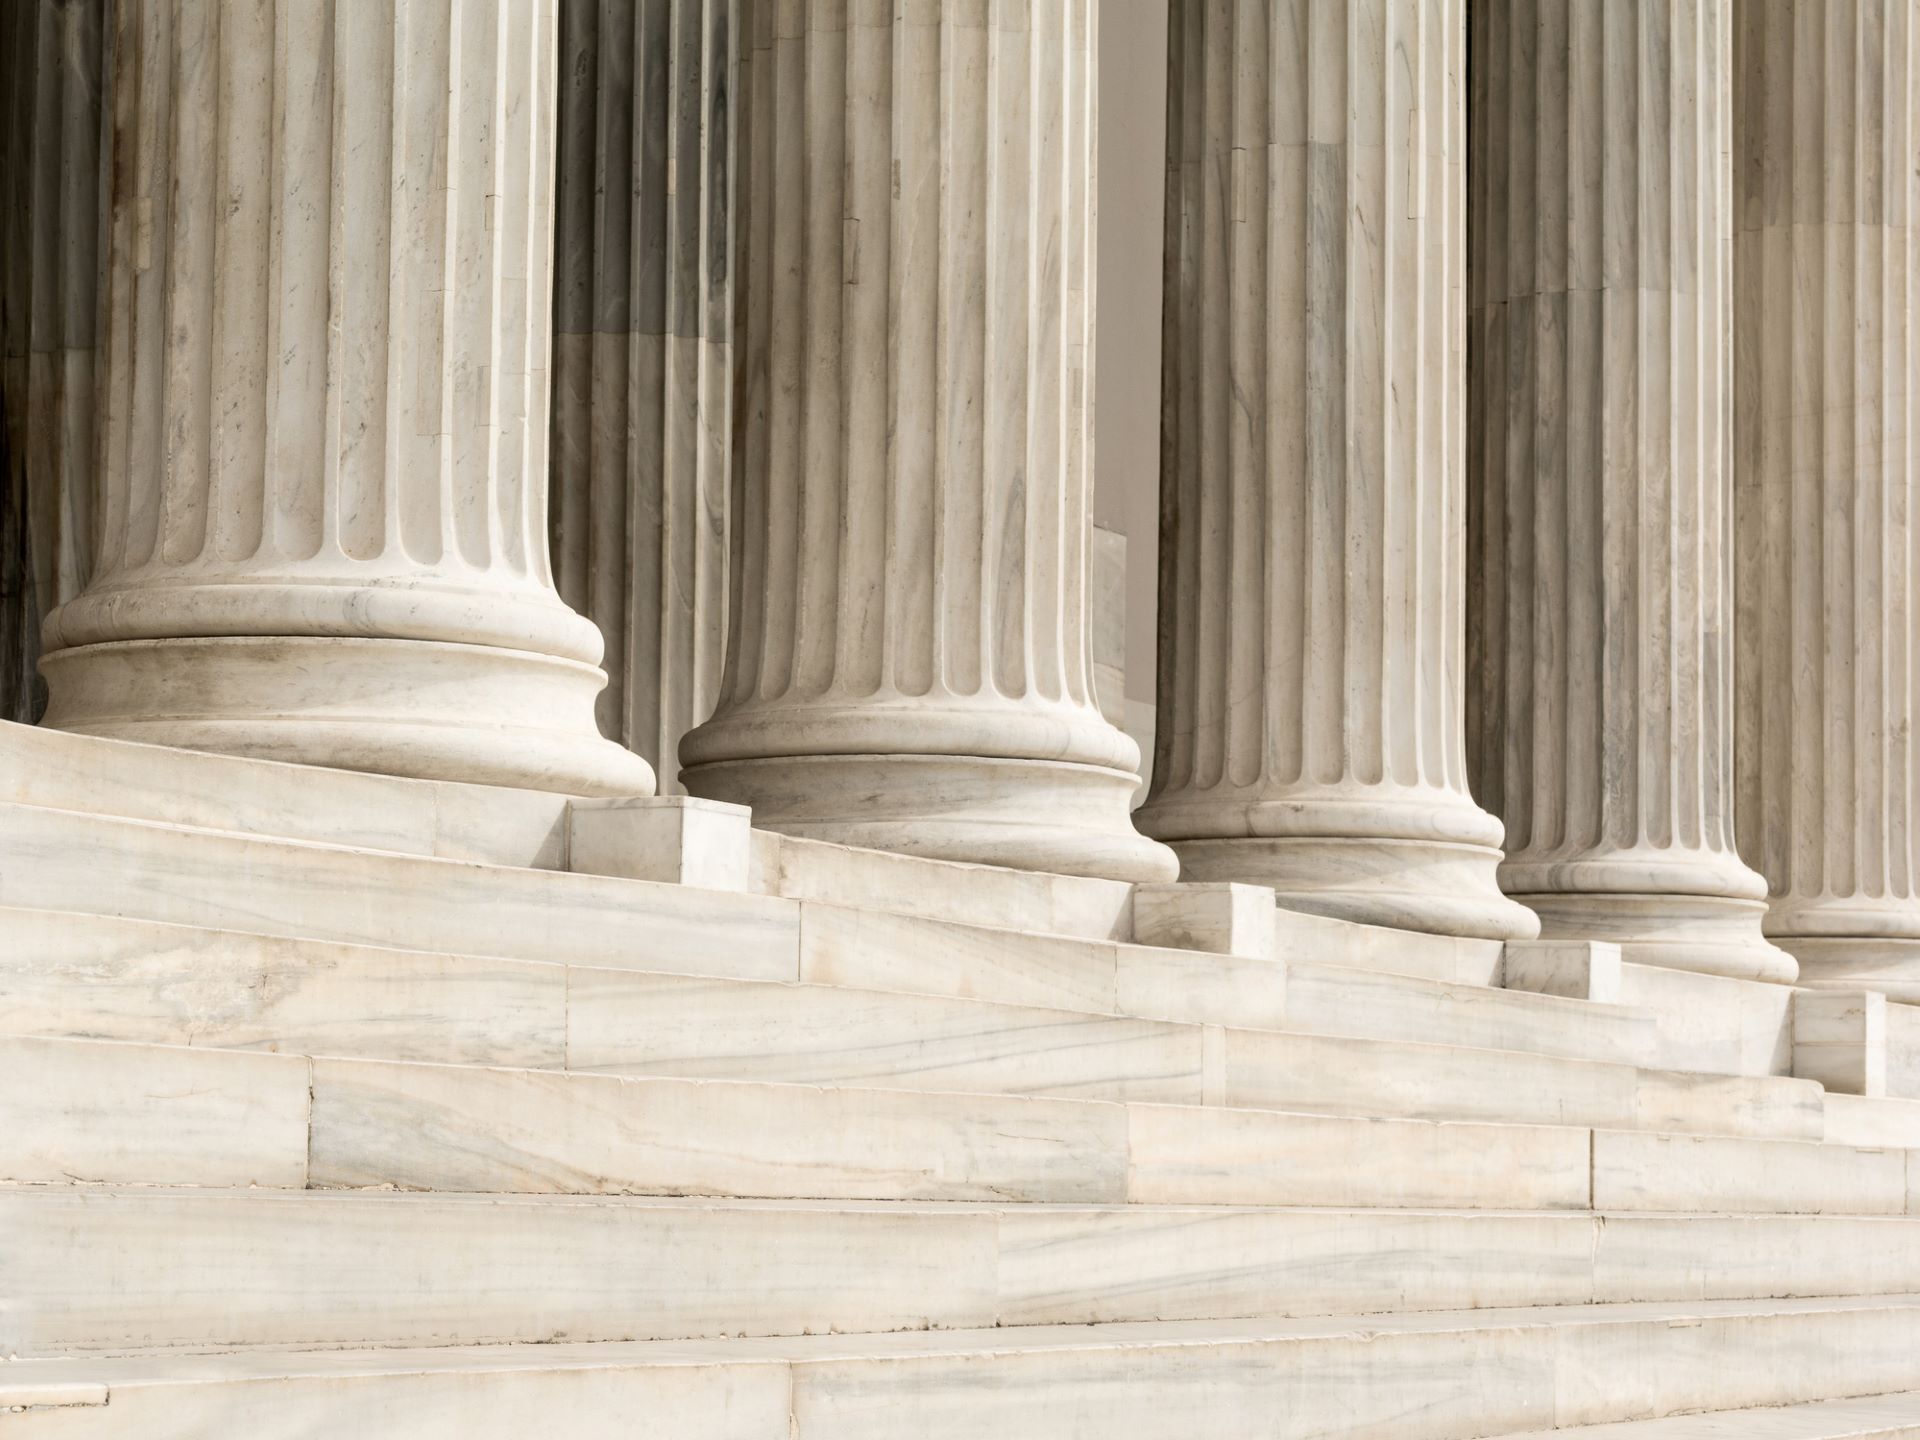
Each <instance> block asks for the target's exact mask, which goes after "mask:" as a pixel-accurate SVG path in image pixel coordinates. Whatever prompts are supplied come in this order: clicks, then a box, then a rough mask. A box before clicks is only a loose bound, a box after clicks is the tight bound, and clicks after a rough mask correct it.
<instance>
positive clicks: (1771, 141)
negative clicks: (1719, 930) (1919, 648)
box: [1734, 0, 1920, 998]
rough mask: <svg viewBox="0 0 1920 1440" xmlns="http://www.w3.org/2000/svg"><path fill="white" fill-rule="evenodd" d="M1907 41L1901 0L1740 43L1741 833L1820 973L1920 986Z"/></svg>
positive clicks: (1821, 7) (1787, 941) (1769, 9)
mask: <svg viewBox="0 0 1920 1440" xmlns="http://www.w3.org/2000/svg"><path fill="white" fill-rule="evenodd" d="M1915 47H1916V37H1915V30H1914V26H1913V22H1912V17H1911V16H1910V14H1909V13H1908V7H1907V6H1905V5H1903V4H1890V3H1887V0H1832V3H1823V4H1812V3H1801V0H1782V3H1779V4H1775V5H1770V6H1765V7H1756V8H1753V9H1752V10H1742V11H1741V12H1740V13H1739V17H1738V31H1737V34H1736V38H1735V84H1736V96H1735V103H1736V106H1737V119H1736V125H1735V131H1736V135H1737V139H1738V145H1739V156H1738V165H1737V170H1736V173H1737V179H1738V190H1737V205H1738V227H1737V231H1736V239H1735V244H1736V282H1737V287H1738V297H1737V309H1736V315H1737V320H1736V339H1737V345H1736V352H1737V355H1738V371H1737V377H1736V379H1737V388H1736V397H1735V403H1734V414H1735V431H1734V433H1735V445H1736V458H1735V464H1736V471H1737V473H1738V475H1739V477H1740V482H1739V483H1740V489H1739V505H1738V507H1737V524H1738V549H1737V558H1738V567H1737V575H1736V590H1737V596H1738V603H1739V618H1740V622H1741V623H1740V630H1739V636H1740V652H1739V660H1740V689H1739V696H1738V699H1739V713H1740V715H1741V725H1740V730H1739V734H1738V743H1737V747H1736V765H1737V777H1738V799H1739V804H1740V809H1739V831H1740V843H1741V847H1742V849H1743V851H1744V852H1745V853H1746V854H1747V856H1748V857H1749V858H1750V859H1751V860H1753V861H1754V863H1755V864H1756V865H1757V866H1758V867H1759V868H1760V869H1761V870H1762V872H1763V873H1764V874H1765V876H1766V878H1767V882H1768V888H1769V890H1770V892H1771V895H1772V906H1771V908H1770V910H1769V912H1768V918H1767V928H1768V932H1769V933H1770V934H1772V935H1773V936H1775V938H1777V939H1778V940H1779V941H1780V942H1781V943H1782V944H1783V945H1784V946H1786V948H1787V949H1789V950H1791V951H1793V952H1794V954H1795V955H1796V956H1798V957H1799V959H1800V961H1801V964H1802V967H1803V971H1804V973H1805V975H1806V978H1807V979H1809V980H1810V981H1813V982H1815V983H1820V982H1844V981H1847V980H1849V979H1851V980H1852V982H1853V983H1855V984H1871V985H1873V986H1874V987H1875V988H1885V989H1887V990H1889V992H1890V993H1894V994H1896V995H1900V996H1902V997H1903V998H1905V997H1911V996H1913V995H1920V856H1916V855H1915V853H1914V849H1913V833H1912V817H1913V815H1914V813H1915V811H1916V807H1920V792H1916V789H1915V786H1916V770H1915V766H1914V763H1913V755H1912V747H1913V744H1914V743H1915V741H1914V736H1913V719H1914V714H1915V695H1914V693H1913V688H1912V687H1913V680H1912V675H1913V662H1912V656H1911V655H1910V653H1909V648H1910V646H1911V643H1912V634H1913V604H1914V596H1913V575H1914V571H1915V567H1916V562H1917V561H1920V552H1916V548H1915V547H1916V537H1915V535H1914V533H1913V529H1912V525H1911V506H1912V499H1913V493H1914V486H1915V483H1916V478H1917V477H1916V472H1915V459H1914V454H1913V425H1914V417H1915V413H1916V409H1915V401H1916V356H1915V353H1914V350H1915V347H1914V335H1913V320H1912V317H1911V315H1910V314H1909V308H1910V305H1911V302H1912V278H1913V274H1914V265H1915V255H1916V250H1915V245H1914V238H1913V224H1914V218H1915V217H1914V209H1913V206H1914V197H1915V187H1916V184H1917V183H1920V181H1917V180H1916V171H1915V166H1916V163H1920V129H1917V128H1916V127H1917V126H1920V116H1917V115H1916V105H1915V98H1916V89H1915V87H1916V84H1917V83H1920V69H1917V67H1916V61H1917V60H1920V55H1917V54H1916V48H1915Z"/></svg>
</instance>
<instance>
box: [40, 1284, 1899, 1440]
mask: <svg viewBox="0 0 1920 1440" xmlns="http://www.w3.org/2000/svg"><path fill="white" fill-rule="evenodd" d="M1017 1343H1018V1339H1017V1337H1016V1336H1013V1335H1009V1337H1008V1345H1009V1347H1010V1348H1009V1352H1008V1353H1001V1354H994V1355H989V1356H965V1357H947V1356H934V1357H921V1356H912V1355H908V1356H901V1357H893V1358H887V1357H880V1358H871V1359H846V1360H826V1361H818V1362H806V1363H781V1362H779V1361H777V1360H773V1359H768V1360H766V1361H760V1362H754V1361H747V1360H743V1361H741V1362H739V1363H735V1364H728V1365H709V1364H700V1363H697V1362H689V1363H686V1364H683V1365H678V1366H673V1367H670V1368H667V1367H658V1366H654V1367H635V1368H618V1367H609V1368H596V1369H581V1370H567V1369H558V1368H556V1369H545V1370H540V1369H522V1370H506V1371H501V1372H496V1373H492V1374H487V1375H474V1374H471V1373H465V1372H463V1373H455V1374H431V1373H429V1374H422V1373H417V1372H416V1373H408V1372H406V1371H404V1370H402V1371H401V1372H400V1373H393V1374H381V1375H369V1376H364V1377H356V1378H353V1379H351V1380H333V1381H329V1380H324V1379H304V1378H303V1379H296V1380H281V1381H263V1382H257V1383H254V1384H189V1385H184V1386H182V1385H141V1384H129V1385H125V1386H120V1387H116V1388H115V1389H114V1391H113V1394H112V1400H111V1404H109V1405H105V1406H97V1407H93V1408H76V1409H69V1410H63V1411H48V1412H44V1413H40V1414H34V1415H27V1416H14V1417H9V1422H10V1423H9V1435H10V1436H11V1435H12V1434H15V1433H17V1434H20V1435H22V1436H25V1437H27V1440H131V1437H135V1436H138V1437H140V1440H200V1437H204V1436H207V1435H246V1436H248V1437H250V1440H294V1437H304V1436H309V1435H312V1434H316V1433H329V1434H331V1433H343V1434H344V1433H356V1432H358V1433H371V1434H380V1435H402V1434H404V1435H406V1436H407V1437H408V1440H456V1437H457V1440H509V1437H511V1440H525V1437H529V1436H535V1437H540V1440H547V1437H557V1436H558V1435H559V1434H560V1433H562V1432H560V1431H559V1430H557V1429H556V1428H555V1421H556V1419H557V1418H558V1417H562V1416H564V1417H565V1430H564V1433H565V1434H566V1435H567V1436H569V1437H573V1440H615V1437H619V1440H632V1437H635V1436H641V1437H644V1440H666V1437H669V1436H686V1435H696V1434H697V1435H699V1436H701V1437H702V1440H897V1437H898V1436H899V1435H900V1433H901V1429H900V1426H901V1422H902V1419H903V1417H906V1416H911V1417H912V1429H913V1433H914V1434H915V1436H916V1437H925V1440H961V1437H966V1440H975V1437H978V1436H981V1435H989V1434H1006V1435H1045V1436H1047V1437H1049V1440H1191V1437H1192V1436H1193V1435H1195V1434H1196V1433H1218V1434H1226V1435H1233V1436H1236V1437H1245V1440H1265V1437H1272V1440H1291V1437H1297V1436H1301V1435H1339V1436H1341V1437H1342V1440H1469V1437H1476V1436H1484V1435H1488V1434H1491V1433H1495V1432H1497V1431H1504V1430H1520V1429H1537V1428H1542V1427H1551V1426H1553V1425H1554V1424H1556V1423H1560V1424H1566V1425H1577V1424H1587V1423H1598V1422H1604V1421H1608V1420H1618V1419H1627V1418H1632V1417H1634V1416H1636V1415H1640V1414H1644V1413H1650V1412H1660V1413H1669V1412H1674V1411H1682V1410H1692V1409H1723V1408H1733V1407H1736V1406H1741V1405H1765V1404H1791V1403H1795V1402H1796V1401H1799V1400H1802V1399H1805V1398H1809V1397H1811V1396H1814V1395H1855V1394H1872V1393H1880V1392H1885V1391H1888V1390H1892V1389H1898V1388H1902V1387H1903V1386H1907V1385H1910V1384H1912V1383H1913V1381H1914V1379H1915V1377H1916V1373H1920V1362H1917V1361H1916V1359H1915V1356H1916V1354H1920V1320H1916V1317H1915V1314H1914V1312H1913V1311H1911V1310H1859V1311H1819V1312H1812V1313H1803V1314H1787V1315H1779V1316H1773V1315H1769V1316H1759V1317H1725V1318H1721V1317H1708V1318H1704V1319H1702V1320H1701V1321H1700V1322H1699V1323H1697V1324H1689V1325H1688V1326H1686V1327H1684V1328H1674V1327H1673V1326H1671V1325H1669V1323H1668V1322H1667V1321H1665V1320H1654V1321H1647V1322H1636V1321H1631V1320H1617V1321H1611V1322H1604V1323H1600V1322H1596V1323H1591V1324H1578V1323H1568V1324H1563V1325H1560V1326H1557V1327H1551V1328H1550V1327H1546V1326H1523V1327H1518V1328H1502V1329H1483V1330H1473V1329H1468V1330H1460V1331H1453V1332H1447V1331H1441V1332H1426V1333H1413V1334H1394V1333H1383V1334H1377V1335H1362V1334H1354V1335H1345V1336H1316V1337H1311V1338H1302V1339H1278V1340H1265V1341H1254V1342H1247V1343H1238V1344H1236V1343H1216V1344H1211V1345H1189V1346H1178V1345H1157V1346H1124V1345H1118V1344H1110V1345H1098V1344H1095V1345H1091V1346H1090V1347H1089V1348H1084V1349H1065V1350H1063V1349H1054V1350H1027V1351H1019V1350H1013V1349H1011V1347H1013V1346H1015V1345H1017ZM527 1363H529V1364H536V1363H538V1362H536V1361H529V1362H527Z"/></svg>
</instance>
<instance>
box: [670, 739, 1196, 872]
mask: <svg viewBox="0 0 1920 1440" xmlns="http://www.w3.org/2000/svg"><path fill="white" fill-rule="evenodd" d="M680 778H681V782H682V783H683V784H684V785H685V786H686V787H687V790H688V792H689V793H691V794H694V795H700V796H704V797H705V798H706V799H709V800H725V801H730V802H732V803H734V804H738V805H750V806H751V807H752V808H753V823H754V824H755V825H756V826H757V827H759V828H760V829H763V830H777V831H779V832H780V833H781V834H783V835H792V836H795V837H797V838H800V839H803V840H826V841H831V842H832V843H834V844H837V845H858V846H861V847H864V848H866V849H869V850H892V851H895V852H898V853H900V854H903V855H919V856H921V857H923V858H925V859H929V860H958V861H963V862H969V863H972V864H977V865H1004V866H1009V867H1011V868H1013V869H1018V870H1040V871H1046V872H1049V873H1052V874H1057V875H1088V876H1093V877H1096V878H1099V879H1104V880H1130V881H1149V880H1171V879H1173V878H1174V876H1175V875H1176V874H1177V873H1178V872H1179V862H1178V861H1177V860H1176V859H1175V858H1174V854H1173V852H1172V851H1171V850H1169V849H1167V847H1166V846H1164V845H1160V844H1157V843H1155V842H1154V841H1152V840H1149V839H1147V838H1146V837H1145V836H1144V835H1141V834H1140V833H1139V832H1137V831H1136V830H1135V829H1134V828H1133V821H1132V818H1131V815H1130V812H1129V805H1130V802H1131V800H1132V796H1133V791H1134V787H1135V786H1136V785H1137V784H1138V783H1139V780H1138V777H1137V776H1135V775H1133V774H1131V773H1129V772H1127V771H1125V770H1116V769H1107V768H1105V767H1102V766H1097V765H1075V764H1070V763H1064V762H1060V761H1051V760H1015V759H1005V758H986V757H976V756H965V755H799V756H778V755H776V756H764V757H759V758H754V759H747V760H716V761H709V762H707V763H705V764H699V765H692V766H688V767H687V768H685V769H683V770H682V771H681V772H680Z"/></svg>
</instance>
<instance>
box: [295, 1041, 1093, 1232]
mask: <svg viewBox="0 0 1920 1440" xmlns="http://www.w3.org/2000/svg"><path fill="white" fill-rule="evenodd" d="M1126 1146H1127V1118H1126V1110H1125V1109H1124V1108H1123V1107H1120V1106H1117V1105H1105V1104H1098V1103H1093V1102H1087V1101H1074V1100H1051V1099H1027V1098H1021V1097H1015V1096H1000V1095H962V1094H939V1095H933V1094H927V1093H924V1092H913V1091H906V1090H858V1089H841V1088H831V1087H819V1086H808V1085H759V1084H751V1083H745V1082H732V1081H709V1080H662V1079H641V1078H628V1077H623V1076H613V1075H590V1074H573V1075H559V1074H552V1073H547V1072H540V1071H528V1070H486V1069H476V1068H460V1067H452V1066H431V1065H389V1064H381V1063H378V1062H373V1061H359V1060H328V1059H321V1060H316V1061H315V1062H314V1081H313V1137H312V1152H311V1177H312V1183H313V1184H314V1185H315V1186H343V1187H356V1186H366V1185H399V1186H402V1187H409V1188H417V1189H429V1190H462V1191H519V1192H545V1193H567V1194H655V1195H678V1194H686V1195H733V1196H772V1197H778V1198H822V1199H869V1198H871V1199H943V1200H1004V1199H1020V1200H1035V1201H1114V1200H1118V1199H1120V1198H1121V1197H1122V1195H1123V1194H1124V1191H1125V1185H1126Z"/></svg>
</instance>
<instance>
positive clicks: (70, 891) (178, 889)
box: [0, 805, 1651, 1061]
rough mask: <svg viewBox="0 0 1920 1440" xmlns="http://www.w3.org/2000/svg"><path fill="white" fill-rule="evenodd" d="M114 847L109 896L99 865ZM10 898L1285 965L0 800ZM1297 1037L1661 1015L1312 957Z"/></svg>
mask: <svg viewBox="0 0 1920 1440" xmlns="http://www.w3.org/2000/svg"><path fill="white" fill-rule="evenodd" d="M102 854H110V855H112V857H113V859H114V862H115V869H116V881H117V883H116V885H115V887H114V889H113V891H112V893H111V894H110V895H106V894H103V893H102V891H101V889H100V886H99V875H98V867H97V865H96V864H95V863H94V857H97V856H99V855H102ZM0 858H4V859H5V860H7V861H9V862H10V863H9V864H7V865H6V866H4V867H0V905H5V906H12V907H17V908H38V909H43V910H51V911H64V912H71V913H78V914H96V915H99V914H106V915H112V916H118V917H123V918H126V919H142V920H149V921H161V922H168V923H174V924H180V925H189V926H198V927H208V928H224V929H230V930H238V931H249V932H256V933H262V934H270V935H274V936H278V937H281V938H287V939H295V940H318V941H330V942H335V943H344V944H358V945H380V946H387V947H398V948H409V949H418V950H426V951H433V952H455V953H466V954H474V955H487V956H494V957H500V958H510V959H532V960H546V961H559V962H571V963H580V964H593V965H601V966H618V967H624V968H635V969H644V970H650V971H656V972H669V973H681V974H701V975H709V976H712V975H724V976H731V977H736V978H758V979H771V980H789V981H790V980H808V981H817V982H821V983H829V984H842V985H847V986H852V987H857V988H866V989H880V990H894V991H902V992H911V993H924V994H941V995H946V996H949V997H950V998H960V999H983V1000H993V1001H998V1002H1000V1003H1004V1004H1014V1005H1025V1006H1032V1007H1041V1008H1049V1009H1065V1010H1085V1011H1091V1012H1096V1013H1105V1014H1113V1013H1124V1014H1132V1015H1138V1016H1145V1017H1148V1018H1153V1019H1161V1020H1174V1021H1183V1022H1189V1023H1206V1024H1238V1025H1243V1026H1255V1027H1258V1026H1268V1027H1275V1028H1278V1027H1283V1026H1285V1025H1286V1013H1287V1006H1288V986H1287V974H1288V966H1287V965H1286V964H1284V963H1276V962H1274V961H1270V960H1253V959H1247V958H1244V957H1231V956H1222V955H1214V954H1203V953H1200V952H1195V951H1186V950H1172V949H1164V948H1156V947H1150V946H1134V945H1126V944H1118V943H1115V942H1112V941H1099V940H1090V939H1085V938H1075V937H1067V936H1057V935H1041V934H1033V933H1027V932H1021V931H1014V930H1004V929H990V928H983V927H979V926H969V925H961V924H955V923H952V922H944V921H935V920H928V919H924V918H919V917H914V916H907V915H899V914H893V913H889V912H885V911H875V910H858V909H851V908H847V907H844V906H835V905H828V904H824V903H821V902H818V901H811V900H809V901H805V902H795V901H790V900H781V899H776V898H771V897H767V896H757V895H748V894H732V893H724V892H716V891H705V890H695V889H689V888H686V887H682V886H675V885H659V884H649V883H645V882H639V881H631V880H620V879H610V878H605V877H599V876H589V875H571V874H558V873H552V872H547V871H534V870H526V869H514V868H508V867H489V866H481V865H475V864H464V863H453V862H449V861H445V860H437V859H434V858H431V857H423V856H408V855H396V854H389V853H374V852H369V851H365V850H355V849H350V848H342V847H337V846H336V847H328V846H318V845H313V844H308V843H297V842H291V841H273V840H262V839H259V838H256V837H245V836H235V835H227V834H222V833H219V832H214V831H207V830H195V829H188V828H182V827H178V826H166V825H155V824H150V823H145V822H134V821H126V820H116V819H111V818H107V817H102V816H98V815H85V814H78V813H74V812H67V811H59V810H48V809H39V808H36V807H9V806H5V805H0ZM1302 963H1303V965H1306V966H1308V967H1310V968H1308V969H1306V971H1305V983H1304V984H1303V994H1302V998H1301V1001H1300V1004H1299V1008H1300V1012H1301V1014H1302V1016H1303V1024H1302V1026H1300V1027H1298V1028H1308V1029H1313V1030H1315V1031H1318V1032H1321V1033H1340V1034H1354V1035H1361V1036H1367V1035H1374V1036H1378V1037H1379V1038H1385V1039H1407V1038H1412V1037H1414V1036H1418V1037H1420V1038H1423V1039H1427V1040H1439V1041H1450V1042H1452V1043H1459V1044H1467V1045H1473V1046H1479V1047H1483V1048H1500V1049H1504V1048H1511V1049H1516V1050H1536V1051H1539V1052H1541V1053H1551V1054H1560V1055H1570V1056H1579V1057H1587V1058H1595V1059H1604V1060H1622V1061H1633V1060H1637V1059H1640V1058H1644V1055H1645V1052H1646V1046H1647V1038H1648V1036H1649V1034H1650V1028H1649V1027H1650V1023H1651V1022H1650V1021H1649V1020H1648V1018H1647V1017H1645V1016H1643V1015H1640V1014H1638V1013H1636V1012H1634V1011H1631V1010H1628V1009H1625V1008H1623V1007H1618V1006H1608V1005H1597V1004H1593V1003H1591V1002H1584V1001H1573V1000H1568V999H1565V998H1563V997H1560V996H1543V995H1535V994H1530V993H1526V992H1520V991H1506V990H1500V989H1495V988H1488V987H1480V986H1468V985H1461V984H1453V983H1443V982H1438V981H1431V980H1421V979H1419V978H1417V977H1407V978H1400V979H1397V980H1395V979H1390V978H1388V977H1384V976H1382V975H1379V974H1377V973H1374V974H1370V973H1367V972H1361V971H1353V970H1346V971H1345V973H1344V975H1343V974H1342V973H1340V972H1339V971H1338V970H1335V969H1333V967H1326V966H1315V965H1314V964H1313V962H1302Z"/></svg>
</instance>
